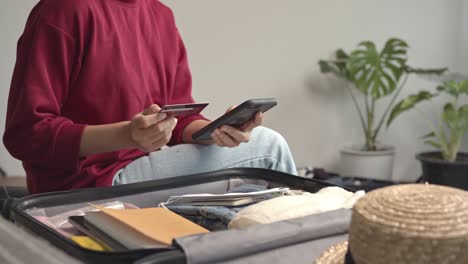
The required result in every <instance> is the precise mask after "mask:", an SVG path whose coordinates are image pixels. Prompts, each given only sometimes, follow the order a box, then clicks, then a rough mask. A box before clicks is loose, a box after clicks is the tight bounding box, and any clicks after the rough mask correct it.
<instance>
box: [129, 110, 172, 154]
mask: <svg viewBox="0 0 468 264" xmlns="http://www.w3.org/2000/svg"><path fill="white" fill-rule="evenodd" d="M160 110H161V108H160V107H159V106H158V105H156V104H153V105H151V106H150V107H149V108H147V109H146V110H145V111H143V112H141V113H139V114H137V115H136V116H135V117H133V119H132V120H131V121H130V123H129V125H128V128H129V138H130V141H131V142H132V144H133V146H134V147H135V148H137V149H139V150H141V151H144V152H152V151H155V150H158V149H160V148H161V147H162V146H164V145H166V144H167V143H168V142H169V140H170V139H171V136H172V131H173V130H174V128H175V126H176V125H177V119H176V118H175V117H169V118H167V115H166V114H161V113H159V111H160Z"/></svg>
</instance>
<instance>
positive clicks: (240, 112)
mask: <svg viewBox="0 0 468 264" xmlns="http://www.w3.org/2000/svg"><path fill="white" fill-rule="evenodd" d="M276 105H277V102H276V99H274V98H262V99H250V100H247V101H245V102H243V103H242V104H241V105H239V106H237V107H236V108H234V109H233V110H231V111H229V112H227V113H226V114H224V115H223V116H221V117H219V118H218V119H216V120H215V121H213V122H211V123H210V124H209V125H207V126H205V127H203V128H202V129H200V130H198V131H197V132H195V133H194V134H193V135H192V139H193V140H196V141H199V140H210V139H211V133H213V131H214V130H215V129H216V128H219V127H221V126H223V125H229V126H232V127H236V128H240V127H241V126H243V125H244V124H245V123H247V122H249V121H250V120H252V119H254V118H255V114H256V113H258V112H262V113H264V112H266V111H268V110H270V109H271V108H273V107H274V106H276Z"/></svg>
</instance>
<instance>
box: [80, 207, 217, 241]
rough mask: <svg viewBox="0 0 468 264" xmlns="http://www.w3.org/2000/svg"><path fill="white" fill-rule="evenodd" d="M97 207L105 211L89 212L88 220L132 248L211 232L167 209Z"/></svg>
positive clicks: (86, 217)
mask: <svg viewBox="0 0 468 264" xmlns="http://www.w3.org/2000/svg"><path fill="white" fill-rule="evenodd" d="M97 208H99V209H100V210H101V211H100V212H90V213H87V214H86V215H85V219H86V220H87V221H89V222H90V223H91V224H93V225H95V226H96V227H98V228H100V229H101V230H102V231H103V232H105V233H106V234H107V235H109V236H111V237H112V238H114V239H115V240H117V241H119V242H121V243H122V244H123V245H125V246H127V247H128V248H138V247H140V248H145V247H151V246H157V245H166V246H169V245H171V244H172V240H173V239H174V238H178V237H183V236H189V235H195V234H201V233H208V232H209V231H208V230H207V229H205V228H203V227H201V226H199V225H197V224H195V223H193V222H191V221H189V220H187V219H185V218H184V217H182V216H179V215H178V214H176V213H173V212H171V211H169V210H167V209H165V208H145V209H129V210H114V209H106V208H102V207H97ZM113 221H115V223H112V222H113ZM132 234H134V235H132ZM151 242H154V243H151ZM129 243H130V244H131V245H128V244H129Z"/></svg>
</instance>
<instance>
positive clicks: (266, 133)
mask: <svg viewBox="0 0 468 264" xmlns="http://www.w3.org/2000/svg"><path fill="white" fill-rule="evenodd" d="M252 139H253V140H252V141H253V142H254V144H256V145H259V146H262V147H266V149H270V150H272V149H275V148H280V149H282V148H288V143H287V142H286V140H285V139H284V137H283V136H282V135H281V134H280V133H278V132H276V131H274V130H273V129H270V128H266V127H262V126H261V127H257V128H255V129H254V131H253V132H252Z"/></svg>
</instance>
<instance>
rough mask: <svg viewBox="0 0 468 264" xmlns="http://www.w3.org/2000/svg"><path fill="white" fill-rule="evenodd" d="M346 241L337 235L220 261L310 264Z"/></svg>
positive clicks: (242, 263) (241, 263)
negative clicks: (328, 250)
mask: <svg viewBox="0 0 468 264" xmlns="http://www.w3.org/2000/svg"><path fill="white" fill-rule="evenodd" d="M346 239H348V235H347V234H345V235H337V236H332V237H325V238H320V239H316V240H312V241H307V242H304V243H298V244H294V245H291V246H287V247H282V248H277V249H273V250H268V251H263V252H258V253H255V254H253V255H248V256H242V257H239V258H236V259H234V260H228V261H221V262H218V263H220V264H221V263H222V264H250V263H251V264H262V263H265V264H275V263H278V264H280V263H291V264H296V263H297V264H302V263H303V264H312V263H315V262H314V261H315V260H316V259H317V258H318V257H319V256H320V255H321V254H322V253H323V252H324V251H325V250H327V249H329V248H330V247H331V246H333V245H335V244H337V243H339V242H341V241H344V240H346Z"/></svg>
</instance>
